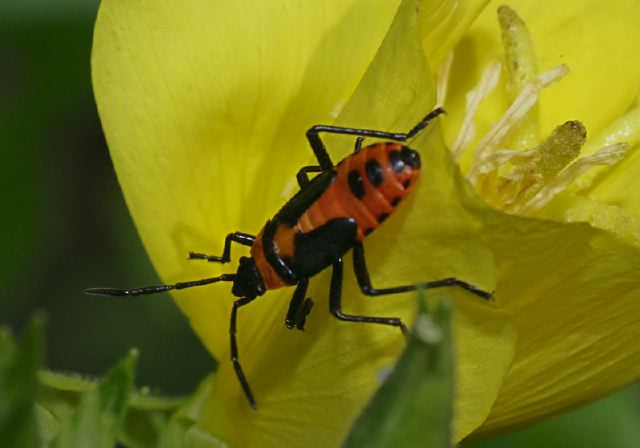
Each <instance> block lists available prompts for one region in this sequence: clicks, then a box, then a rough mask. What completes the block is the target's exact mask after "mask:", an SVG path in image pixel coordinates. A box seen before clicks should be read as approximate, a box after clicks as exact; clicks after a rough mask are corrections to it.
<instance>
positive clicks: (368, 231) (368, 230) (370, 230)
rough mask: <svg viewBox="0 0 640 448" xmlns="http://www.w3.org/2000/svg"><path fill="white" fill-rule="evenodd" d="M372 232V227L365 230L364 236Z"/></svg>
mask: <svg viewBox="0 0 640 448" xmlns="http://www.w3.org/2000/svg"><path fill="white" fill-rule="evenodd" d="M373 230H374V229H373V227H369V228H368V229H365V231H364V236H367V235H369V234H370V233H371V232H373Z"/></svg>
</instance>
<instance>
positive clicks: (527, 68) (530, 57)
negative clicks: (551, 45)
mask: <svg viewBox="0 0 640 448" xmlns="http://www.w3.org/2000/svg"><path fill="white" fill-rule="evenodd" d="M498 20H499V22H500V28H501V30H502V44H503V46H504V55H505V61H506V69H507V92H508V93H509V94H510V96H511V100H512V101H513V100H515V98H516V97H517V96H518V95H519V94H520V92H521V91H522V90H523V89H524V88H525V86H526V85H527V84H528V83H531V82H534V81H535V80H536V77H537V74H538V63H537V57H536V52H535V48H534V46H533V39H532V37H531V33H530V32H529V30H528V29H527V26H526V25H525V23H524V21H523V20H522V19H521V18H520V17H519V16H518V14H516V12H515V11H514V10H513V9H511V8H510V7H508V6H500V7H499V8H498ZM539 115H540V113H539V108H538V104H537V103H536V104H534V105H533V106H532V107H531V109H530V110H529V111H528V113H527V114H526V116H525V117H523V119H522V122H521V124H520V126H519V127H518V129H517V130H515V132H514V135H512V136H511V140H510V145H509V146H510V147H511V148H514V149H522V148H527V147H531V146H533V145H534V144H535V143H536V142H537V141H538V140H539V136H540V135H539V134H540V130H539V127H540V126H539V122H540V118H539Z"/></svg>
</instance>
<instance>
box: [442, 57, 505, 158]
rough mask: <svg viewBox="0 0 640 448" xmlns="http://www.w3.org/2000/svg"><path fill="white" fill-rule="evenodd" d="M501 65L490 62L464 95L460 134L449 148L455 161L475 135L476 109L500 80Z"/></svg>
mask: <svg viewBox="0 0 640 448" xmlns="http://www.w3.org/2000/svg"><path fill="white" fill-rule="evenodd" d="M500 69H501V64H500V63H499V62H497V61H494V62H492V63H491V64H489V66H488V67H487V68H486V69H485V70H484V72H483V73H482V77H481V78H480V81H479V82H478V84H477V85H476V86H475V87H474V88H473V89H472V90H470V91H469V92H467V95H466V108H465V115H464V120H463V121H462V126H461V127H460V132H459V133H458V136H457V137H456V140H455V142H454V143H453V145H452V146H451V151H452V152H453V156H454V158H455V159H456V160H458V159H459V158H460V156H461V155H462V153H463V152H464V150H465V149H466V148H467V146H468V145H469V143H470V142H471V140H473V138H474V137H475V135H476V127H475V125H474V123H473V119H474V118H475V116H476V112H477V111H478V107H480V104H481V103H482V101H483V100H484V99H485V98H486V97H487V96H488V95H489V94H490V93H491V92H492V91H493V89H495V87H496V85H497V84H498V80H499V79H500Z"/></svg>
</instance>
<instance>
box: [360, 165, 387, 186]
mask: <svg viewBox="0 0 640 448" xmlns="http://www.w3.org/2000/svg"><path fill="white" fill-rule="evenodd" d="M364 171H365V172H366V173H367V179H369V182H371V185H373V186H374V187H377V186H378V185H380V184H381V183H382V181H383V180H384V175H383V172H382V167H381V166H380V164H379V163H378V161H377V160H376V159H371V160H368V161H367V163H366V164H365V165H364Z"/></svg>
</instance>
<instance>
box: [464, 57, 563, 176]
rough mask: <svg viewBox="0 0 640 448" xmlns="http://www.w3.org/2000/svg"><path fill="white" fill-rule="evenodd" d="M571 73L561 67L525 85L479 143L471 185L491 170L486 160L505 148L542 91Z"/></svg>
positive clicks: (475, 154) (471, 172)
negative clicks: (510, 136) (486, 164)
mask: <svg viewBox="0 0 640 448" xmlns="http://www.w3.org/2000/svg"><path fill="white" fill-rule="evenodd" d="M568 72H569V68H568V67H567V66H566V65H564V64H563V65H559V66H557V67H554V68H552V69H551V70H548V71H546V72H544V73H542V74H541V75H539V76H538V77H537V78H536V79H535V81H533V82H529V83H527V84H525V86H524V88H523V89H522V91H521V92H520V94H519V95H518V96H517V97H516V99H515V100H514V101H513V103H512V104H511V106H509V108H508V109H507V111H506V112H505V113H504V115H503V116H502V117H500V119H499V120H498V121H497V122H496V123H495V124H494V125H493V127H492V128H491V129H490V130H489V132H488V133H487V135H485V137H484V138H483V139H482V140H481V141H480V143H478V147H477V148H476V151H475V153H474V157H473V165H472V166H471V170H470V171H469V174H468V177H469V180H470V181H471V183H474V184H475V183H477V181H478V176H480V174H482V173H486V172H488V171H490V170H491V168H490V167H488V166H485V159H486V158H487V156H488V155H489V154H490V153H492V152H494V151H495V150H496V149H498V148H500V147H503V146H505V145H504V143H505V142H506V140H507V138H508V137H509V135H510V134H511V132H512V131H513V130H514V129H515V127H516V126H517V125H518V124H519V123H520V121H521V120H522V118H523V117H524V116H525V115H526V114H527V112H528V111H529V110H530V109H531V107H533V105H535V104H536V103H537V102H538V96H539V94H540V90H541V89H542V88H543V87H546V86H548V85H549V84H551V83H552V82H554V81H557V80H558V79H560V78H562V77H564V76H565V75H566V74H567V73H568Z"/></svg>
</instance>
